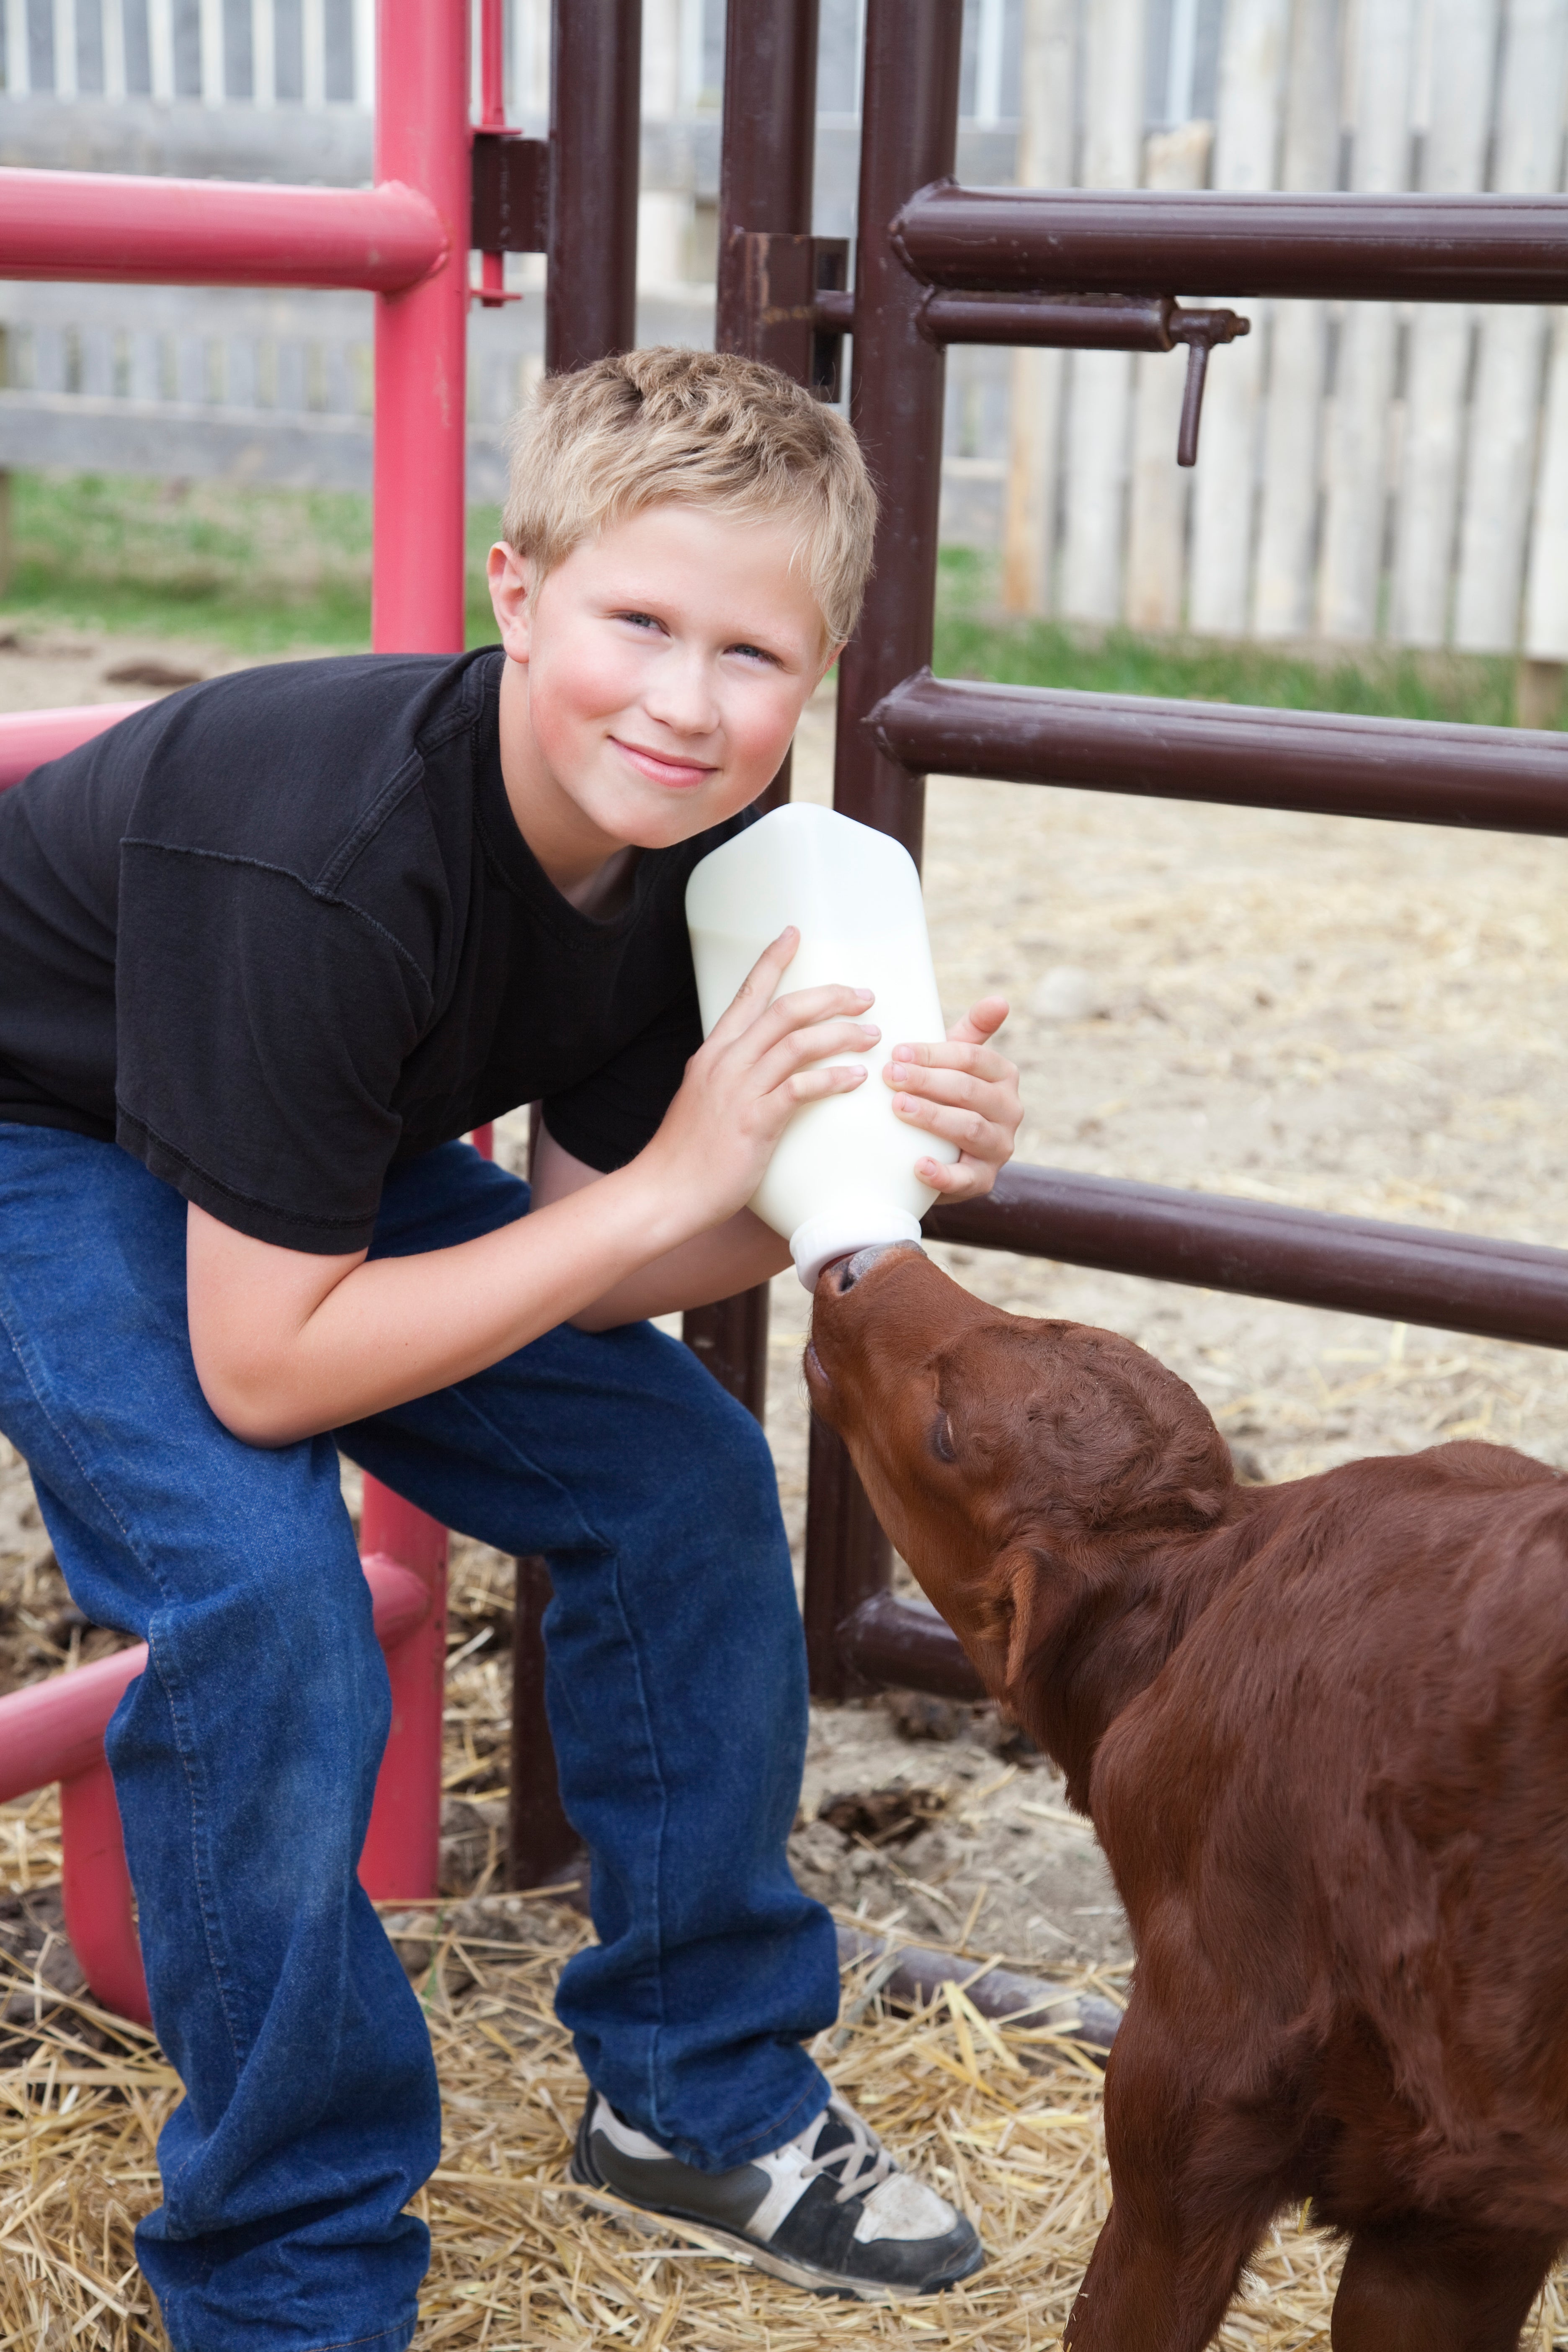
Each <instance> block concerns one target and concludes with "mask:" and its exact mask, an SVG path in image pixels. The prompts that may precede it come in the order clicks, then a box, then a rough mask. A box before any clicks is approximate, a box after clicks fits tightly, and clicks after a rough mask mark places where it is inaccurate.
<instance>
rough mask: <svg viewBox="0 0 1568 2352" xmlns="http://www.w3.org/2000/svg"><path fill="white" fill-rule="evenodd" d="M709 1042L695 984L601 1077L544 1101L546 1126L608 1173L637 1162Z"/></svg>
mask: <svg viewBox="0 0 1568 2352" xmlns="http://www.w3.org/2000/svg"><path fill="white" fill-rule="evenodd" d="M701 1043H702V1015H701V1013H700V1010H699V1009H698V1003H697V984H696V982H695V981H693V982H691V984H690V986H689V988H687V989H686V990H684V991H683V992H681V994H680V995H679V996H678V997H677V998H676V999H675V1001H674V1002H673V1003H671V1004H670V1005H668V1007H667V1009H666V1010H665V1011H664V1012H663V1013H659V1014H658V1017H657V1019H655V1020H653V1021H650V1022H649V1023H648V1025H647V1028H646V1029H642V1030H639V1031H638V1033H637V1035H636V1036H635V1037H634V1038H633V1039H632V1040H631V1042H630V1044H629V1045H623V1046H622V1047H621V1049H620V1051H619V1053H617V1054H613V1055H611V1056H610V1058H609V1060H608V1061H606V1062H603V1063H601V1064H600V1066H599V1067H598V1068H597V1069H596V1070H595V1072H594V1074H593V1076H591V1077H588V1078H584V1079H583V1081H582V1082H581V1084H579V1085H577V1086H574V1087H568V1088H567V1089H566V1090H565V1091H563V1093H561V1094H556V1095H550V1096H548V1097H546V1098H545V1102H544V1124H545V1126H546V1127H547V1128H548V1129H550V1132H551V1134H552V1136H553V1137H554V1139H555V1140H556V1142H557V1143H558V1144H560V1146H561V1148H562V1150H563V1151H569V1152H570V1153H571V1154H572V1156H573V1158H574V1160H582V1161H583V1162H584V1166H586V1167H589V1168H596V1169H597V1170H598V1171H599V1172H600V1174H601V1175H608V1174H609V1172H610V1171H611V1170H612V1169H614V1168H624V1167H625V1166H626V1161H627V1160H635V1159H636V1158H637V1153H638V1152H639V1151H640V1150H642V1148H643V1146H644V1144H645V1143H647V1142H649V1141H650V1140H651V1139H652V1138H653V1136H654V1134H655V1133H656V1132H657V1130H658V1123H659V1121H660V1120H661V1119H662V1118H663V1117H664V1114H665V1112H666V1111H667V1110H668V1108H669V1106H670V1104H671V1102H672V1101H673V1100H674V1098H675V1096H676V1094H677V1092H678V1091H679V1086H680V1081H681V1079H682V1078H683V1077H684V1076H685V1075H686V1065H687V1063H688V1062H689V1060H690V1058H691V1056H692V1055H693V1054H695V1052H696V1051H697V1048H698V1047H699V1045H701Z"/></svg>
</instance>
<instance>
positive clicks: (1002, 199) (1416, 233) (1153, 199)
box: [893, 181, 1568, 302]
mask: <svg viewBox="0 0 1568 2352" xmlns="http://www.w3.org/2000/svg"><path fill="white" fill-rule="evenodd" d="M893 243H894V246H895V248H896V249H897V251H898V253H899V255H900V258H901V259H902V260H903V262H904V265H905V267H906V268H909V269H910V270H911V271H912V272H913V274H914V276H915V277H917V278H921V279H923V280H924V281H925V283H926V284H928V285H931V286H944V287H953V288H967V289H970V290H971V291H972V292H981V291H990V292H994V293H1010V292H1014V291H1019V290H1022V289H1032V290H1033V291H1035V292H1037V293H1041V294H1048V293H1073V294H1097V293H1098V294H1152V295H1158V294H1196V295H1202V296H1205V297H1206V298H1211V299H1212V298H1213V297H1215V296H1216V295H1223V296H1226V297H1228V296H1231V295H1237V294H1252V295H1268V294H1277V295H1325V296H1329V297H1334V296H1342V297H1344V298H1346V299H1352V300H1358V301H1367V300H1384V301H1410V302H1563V301H1568V198H1565V197H1563V196H1425V195H1389V196H1367V195H1282V194H1230V193H1229V192H1222V191H1213V192H1199V193H1196V194H1182V193H1175V192H1171V193H1164V192H1161V193H1154V192H1151V191H1149V190H1144V189H1140V190H1131V191H1128V192H1125V193H1123V192H1115V193H1105V192H1102V191H1100V190H1098V189H1087V188H1065V189H1052V190H1050V191H1049V192H1047V191H1044V190H1041V189H1035V188H1024V189H1015V188H963V187H959V186H957V185H956V184H954V183H953V182H952V181H945V182H944V181H939V182H937V183H935V184H933V185H932V186H931V187H928V188H922V189H921V192H920V194H918V195H916V196H913V197H911V198H910V202H909V203H908V204H907V205H905V206H904V208H903V210H902V212H901V213H900V215H899V216H898V218H897V219H896V221H895V222H894V224H893Z"/></svg>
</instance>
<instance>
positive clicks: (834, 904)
mask: <svg viewBox="0 0 1568 2352" xmlns="http://www.w3.org/2000/svg"><path fill="white" fill-rule="evenodd" d="M686 919H687V922H688V923H689V926H690V930H691V954H692V960H693V961H694V962H695V964H696V967H697V992H698V996H699V998H700V1003H701V1006H702V1029H703V1034H704V1035H706V1034H708V1032H709V1031H710V1029H711V1028H712V1026H713V1024H714V1023H715V1022H716V1021H717V1020H718V1019H719V1018H720V1016H721V1013H724V1012H725V1011H727V1009H728V1007H729V1006H730V1004H731V1003H732V1002H733V1000H734V995H735V991H736V990H737V989H738V988H739V987H740V985H741V982H742V981H743V980H744V979H745V977H746V974H747V973H748V972H749V971H751V969H752V965H753V964H754V963H755V962H756V961H757V958H758V957H759V956H760V955H761V954H762V951H763V949H764V948H765V947H766V946H767V945H768V943H769V942H770V940H776V939H777V937H778V935H779V933H780V932H781V931H782V930H783V929H784V926H785V924H786V923H793V924H794V925H795V929H797V930H798V931H799V933H800V946H799V948H798V949H797V950H796V952H795V961H793V962H792V963H791V964H790V966H789V968H788V970H787V971H785V973H784V978H783V979H782V980H781V982H779V986H778V989H777V991H776V992H775V993H776V994H779V995H788V994H791V993H793V992H794V991H795V990H796V989H798V988H818V987H822V986H824V985H826V984H828V983H837V984H839V985H841V986H844V987H847V988H868V989H870V990H872V991H873V992H874V1002H873V1003H871V1005H870V1006H869V1007H868V1010H867V1013H866V1015H865V1018H866V1019H867V1020H868V1021H874V1022H875V1023H876V1024H877V1026H878V1027H879V1029H880V1031H881V1033H882V1034H881V1038H880V1041H879V1044H877V1045H873V1046H871V1047H869V1048H868V1049H867V1050H866V1051H864V1052H862V1053H858V1054H854V1053H843V1054H834V1055H830V1056H829V1057H828V1058H829V1059H830V1060H831V1061H833V1062H835V1063H840V1062H842V1063H848V1062H858V1063H860V1064H861V1065H862V1066H863V1067H864V1068H865V1070H866V1072H867V1077H866V1080H865V1083H864V1085H862V1086H858V1087H856V1088H855V1089H854V1091H853V1093H850V1094H845V1095H829V1096H828V1097H826V1099H825V1100H824V1101H822V1102H815V1103H806V1104H804V1105H803V1106H802V1108H800V1109H799V1110H797V1111H796V1112H795V1116H794V1118H792V1119H791V1120H790V1123H789V1125H788V1126H787V1127H786V1128H785V1129H784V1134H783V1135H782V1136H781V1138H780V1139H779V1142H778V1146H777V1149H776V1150H774V1153H773V1159H772V1160H770V1162H769V1163H768V1171H767V1173H766V1175H765V1176H764V1177H763V1181H762V1182H761V1183H760V1184H759V1185H758V1187H757V1189H756V1191H755V1192H753V1193H752V1199H751V1203H750V1205H751V1207H752V1209H753V1210H754V1211H755V1213H756V1214H757V1215H758V1216H759V1217H761V1219H762V1220H763V1223H764V1224H766V1225H771V1226H772V1227H773V1231H774V1233H776V1234H784V1236H785V1237H786V1238H787V1239H788V1242H789V1245H790V1253H791V1255H792V1256H793V1257H794V1259H795V1270H796V1272H797V1273H798V1274H799V1276H800V1278H801V1280H802V1282H803V1283H804V1284H805V1286H806V1288H807V1289H808V1290H810V1289H812V1288H813V1287H814V1286H815V1285H816V1277H817V1276H818V1275H819V1274H820V1273H821V1271H822V1269H823V1267H824V1266H825V1265H826V1264H827V1263H828V1261H829V1260H830V1259H832V1258H836V1257H843V1256H846V1255H847V1254H848V1253H849V1252H850V1251H852V1250H857V1249H864V1248H865V1247H866V1245H867V1244H868V1243H871V1242H897V1241H918V1240H919V1239H920V1220H921V1215H922V1213H924V1211H925V1210H927V1209H928V1208H929V1207H930V1206H931V1202H932V1201H933V1200H934V1199H935V1198H936V1195H935V1193H934V1192H932V1191H931V1188H930V1187H929V1185H925V1184H922V1183H921V1181H920V1180H919V1178H918V1177H917V1176H916V1174H915V1172H914V1165H915V1161H916V1160H956V1159H957V1157H958V1147H957V1145H956V1144H952V1143H948V1142H945V1141H944V1140H943V1139H942V1138H941V1137H940V1136H935V1135H931V1134H928V1133H927V1132H926V1131H925V1130H924V1129H920V1128H913V1127H910V1125H909V1124H908V1123H907V1121H905V1120H903V1119H901V1118H899V1117H898V1115H897V1113H896V1112H895V1111H894V1109H893V1096H892V1090H891V1089H890V1088H889V1087H888V1085H887V1084H886V1083H885V1081H884V1079H883V1077H882V1071H883V1068H884V1066H886V1064H887V1062H888V1059H889V1055H891V1052H892V1049H893V1047H894V1046H895V1045H931V1044H935V1043H936V1042H937V1041H939V1040H940V1039H941V1038H942V1034H944V1033H943V1028H942V1003H941V1001H940V999H939V998H938V995H937V992H936V974H935V972H934V971H932V969H931V943H930V941H929V940H928V939H927V937H926V922H925V908H924V906H923V905H922V903H921V881H920V876H919V874H918V873H917V872H916V870H915V862H914V859H913V858H912V857H911V856H910V854H909V851H908V850H907V849H905V848H904V847H903V846H902V845H901V844H900V843H899V842H896V841H894V840H893V839H892V838H891V836H890V835H888V834H885V833H878V832H876V831H875V830H874V829H873V827H872V826H870V825H868V824H855V822H854V821H853V819H852V818H849V817H847V816H839V815H837V814H835V812H834V811H832V810H831V809H825V808H816V807H815V806H813V805H812V804H811V803H808V802H804V801H795V802H792V803H790V804H789V805H788V806H786V807H784V808H780V809H774V810H773V812H772V813H771V814H769V815H767V816H764V817H763V818H761V819H759V821H758V822H757V824H753V825H749V826H748V827H747V828H746V831H745V832H744V833H742V834H739V835H736V837H735V839H734V840H733V841H727V842H726V843H725V844H724V845H723V847H722V848H721V849H715V850H712V851H710V854H709V855H708V856H706V857H704V858H703V859H702V860H701V862H700V864H699V865H698V866H695V867H693V869H692V873H691V878H690V880H689V882H688V884H687V886H686Z"/></svg>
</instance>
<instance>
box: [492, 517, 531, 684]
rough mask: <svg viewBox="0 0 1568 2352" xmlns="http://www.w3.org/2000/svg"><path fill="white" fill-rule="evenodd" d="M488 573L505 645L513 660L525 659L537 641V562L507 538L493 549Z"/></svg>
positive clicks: (500, 540)
mask: <svg viewBox="0 0 1568 2352" xmlns="http://www.w3.org/2000/svg"><path fill="white" fill-rule="evenodd" d="M486 574H487V578H488V580H489V592H490V609H491V611H492V612H493V613H494V614H495V616H496V626H497V628H498V629H499V630H500V641H501V644H502V645H503V646H505V648H506V651H507V653H508V654H509V655H510V657H511V659H512V660H513V661H520V662H525V661H526V660H527V659H528V656H529V654H530V652H531V650H532V644H533V565H532V563H531V562H530V561H529V558H528V557H527V556H526V555H520V554H519V553H518V551H517V550H516V548H515V547H509V546H508V545H507V542H506V541H505V540H504V539H498V540H497V541H496V543H495V545H494V546H493V547H492V548H491V550H490V551H489V558H488V561H487V563H486Z"/></svg>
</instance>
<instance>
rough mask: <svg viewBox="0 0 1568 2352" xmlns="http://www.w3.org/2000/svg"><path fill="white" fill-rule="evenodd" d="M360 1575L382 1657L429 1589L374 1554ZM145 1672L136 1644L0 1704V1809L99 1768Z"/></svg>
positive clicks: (406, 1629) (426, 1602)
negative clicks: (119, 1712) (119, 1715)
mask: <svg viewBox="0 0 1568 2352" xmlns="http://www.w3.org/2000/svg"><path fill="white" fill-rule="evenodd" d="M405 1508H406V1506H405ZM364 1572H365V1576H366V1579H367V1580H368V1582H369V1584H370V1591H371V1603H372V1606H373V1608H374V1612H375V1638H376V1640H377V1641H378V1642H379V1643H381V1645H382V1647H383V1649H384V1650H395V1649H396V1648H398V1647H399V1645H400V1644H403V1643H406V1642H407V1640H408V1638H409V1636H410V1634H411V1633H414V1632H415V1631H416V1628H418V1627H419V1626H422V1625H423V1624H424V1623H425V1622H426V1619H427V1618H428V1616H429V1614H430V1591H429V1586H428V1584H427V1583H426V1581H425V1580H423V1579H422V1578H421V1577H420V1576H419V1575H418V1573H417V1572H416V1570H415V1568H414V1567H413V1566H412V1565H405V1564H403V1563H401V1562H400V1561H399V1560H397V1559H386V1558H383V1557H377V1556H375V1555H374V1554H372V1555H369V1556H367V1557H366V1559H365V1563H364ZM145 1664H147V1645H146V1643H144V1642H139V1643H137V1644H136V1646H135V1648H134V1649H131V1650H117V1651H116V1652H115V1654H114V1655H113V1656H112V1657H111V1658H100V1659H99V1660H97V1662H96V1663H95V1664H92V1665H90V1666H77V1667H75V1668H74V1669H73V1670H72V1671H71V1672H70V1673H68V1674H60V1675H50V1676H49V1678H48V1680H47V1682H41V1683H29V1684H28V1685H26V1688H24V1689H22V1690H19V1691H11V1692H9V1693H8V1694H7V1695H6V1696H5V1697H4V1698H0V1805H8V1804H9V1803H10V1802H11V1801H12V1799H13V1798H15V1797H25V1796H26V1794H27V1792H28V1790H32V1789H42V1788H46V1787H47V1785H48V1783H49V1782H50V1781H51V1780H74V1779H75V1777H76V1775H77V1774H78V1773H79V1772H87V1771H90V1770H91V1769H92V1767H93V1766H94V1765H95V1764H97V1763H99V1762H100V1761H101V1759H102V1756H103V1735H104V1732H105V1731H106V1729H107V1728H108V1726H109V1718H110V1716H111V1715H112V1714H113V1713H114V1710H115V1708H116V1707H117V1706H119V1704H120V1701H121V1697H122V1696H123V1695H124V1693H125V1691H126V1690H127V1689H128V1688H129V1687H130V1685H131V1684H132V1683H133V1682H134V1681H135V1680H136V1677H137V1675H139V1674H140V1673H141V1672H142V1668H143V1667H144V1666H145Z"/></svg>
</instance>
